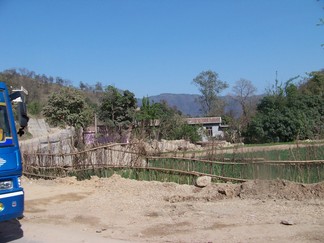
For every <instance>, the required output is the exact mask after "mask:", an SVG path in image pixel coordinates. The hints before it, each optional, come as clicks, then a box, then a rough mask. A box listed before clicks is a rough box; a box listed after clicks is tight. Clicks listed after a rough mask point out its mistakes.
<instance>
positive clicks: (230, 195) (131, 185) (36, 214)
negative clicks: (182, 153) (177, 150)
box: [0, 175, 324, 243]
mask: <svg viewBox="0 0 324 243" xmlns="http://www.w3.org/2000/svg"><path fill="white" fill-rule="evenodd" d="M23 185H24V188H25V217H24V218H23V219H21V220H20V221H10V222H5V223H1V224H0V242H25V243H39V242H55V243H56V242H99V243H100V242H324V183H319V184H312V185H302V184H296V183H291V182H287V181H282V180H275V181H249V182H246V183H242V184H212V185H209V186H207V187H204V188H198V187H195V186H188V185H178V184H175V183H160V182H146V181H135V180H129V179H124V178H121V177H120V176H118V175H113V176H112V177H110V178H97V177H93V178H92V179H91V180H86V181H77V180H76V179H75V178H64V179H56V180H31V179H27V178H24V179H23Z"/></svg>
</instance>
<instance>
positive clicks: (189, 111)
mask: <svg viewBox="0 0 324 243" xmlns="http://www.w3.org/2000/svg"><path fill="white" fill-rule="evenodd" d="M198 97H199V95H196V94H170V93H164V94H160V95H155V96H149V97H148V98H149V100H150V101H151V102H155V103H159V102H162V101H165V102H166V103H167V104H168V105H169V106H170V107H175V108H177V109H178V110H179V111H181V112H182V114H183V115H186V116H189V117H197V116H203V113H202V111H201V106H200V104H199V102H198ZM261 97H262V95H259V96H254V97H252V98H251V99H254V100H255V102H257V101H258V100H260V98H261ZM221 99H222V100H223V101H224V102H225V112H226V113H227V112H231V113H232V114H235V116H240V115H241V114H242V108H241V106H240V104H239V103H238V102H237V101H236V100H235V99H233V98H232V97H231V96H229V95H227V96H222V97H221ZM141 105H142V99H138V106H141Z"/></svg>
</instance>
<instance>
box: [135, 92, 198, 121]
mask: <svg viewBox="0 0 324 243" xmlns="http://www.w3.org/2000/svg"><path fill="white" fill-rule="evenodd" d="M198 97H199V95H193V94H169V93H165V94H160V95H156V96H150V97H149V99H150V101H152V102H154V103H159V102H162V101H165V102H166V103H167V104H168V105H169V106H170V107H175V108H177V110H179V111H181V112H182V114H183V115H188V116H199V115H201V108H200V104H199V103H198V102H197V101H196V100H197V98H198ZM139 105H142V104H141V103H140V104H139Z"/></svg>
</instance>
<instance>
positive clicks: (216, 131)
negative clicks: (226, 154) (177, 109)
mask: <svg viewBox="0 0 324 243" xmlns="http://www.w3.org/2000/svg"><path fill="white" fill-rule="evenodd" d="M186 121H187V123H188V124H189V125H198V126H201V128H202V129H203V130H202V133H201V135H202V140H203V142H205V141H208V140H209V139H210V138H223V137H224V130H225V129H226V128H227V127H228V125H223V124H222V118H221V117H193V118H186Z"/></svg>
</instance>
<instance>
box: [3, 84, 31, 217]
mask: <svg viewBox="0 0 324 243" xmlns="http://www.w3.org/2000/svg"><path fill="white" fill-rule="evenodd" d="M17 99H18V100H19V102H17V103H15V105H14V106H15V107H16V108H17V113H16V114H15V115H14V112H13V108H12V107H13V104H12V102H13V100H17ZM24 99H25V95H24V93H23V92H20V91H16V92H14V93H11V94H9V91H8V89H7V86H6V84H5V83H3V82H0V221H6V220H10V219H14V218H21V217H22V216H23V212H24V190H23V188H22V186H21V176H22V161H21V154H20V149H19V142H18V136H17V135H20V136H21V135H22V134H23V133H24V128H25V127H26V126H27V123H28V116H27V112H26V105H25V102H24ZM15 117H16V120H17V122H18V123H19V125H17V128H16V122H15V119H14V118H15Z"/></svg>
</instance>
